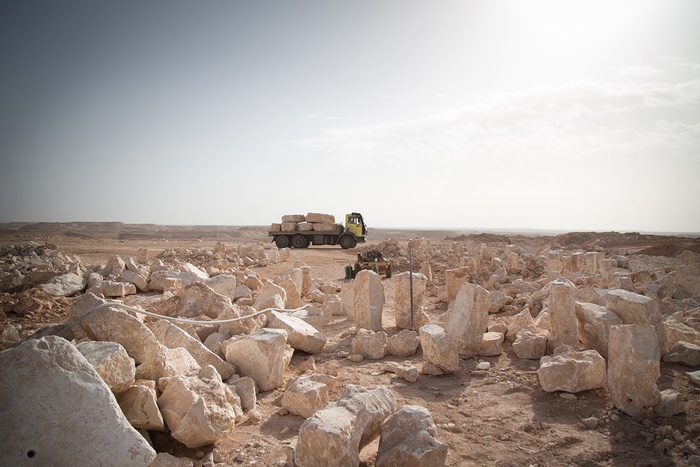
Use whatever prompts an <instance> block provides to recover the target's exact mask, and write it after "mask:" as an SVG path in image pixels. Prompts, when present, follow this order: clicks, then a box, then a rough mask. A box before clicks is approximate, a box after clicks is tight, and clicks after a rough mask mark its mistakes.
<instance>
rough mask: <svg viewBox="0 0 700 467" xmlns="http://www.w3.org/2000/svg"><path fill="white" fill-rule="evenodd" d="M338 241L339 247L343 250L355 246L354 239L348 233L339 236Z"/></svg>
mask: <svg viewBox="0 0 700 467" xmlns="http://www.w3.org/2000/svg"><path fill="white" fill-rule="evenodd" d="M338 243H340V247H341V248H342V249H343V250H347V249H349V248H355V239H354V238H352V237H351V236H350V235H343V236H342V237H340V241H339V242H338Z"/></svg>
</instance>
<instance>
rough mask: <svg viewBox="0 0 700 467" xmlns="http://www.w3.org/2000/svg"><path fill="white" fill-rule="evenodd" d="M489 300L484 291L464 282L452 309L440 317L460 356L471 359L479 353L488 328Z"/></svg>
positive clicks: (487, 293) (488, 295)
mask: <svg viewBox="0 0 700 467" xmlns="http://www.w3.org/2000/svg"><path fill="white" fill-rule="evenodd" d="M490 300H491V299H490V294H489V292H488V291H487V290H486V289H484V288H483V287H480V286H478V285H475V284H470V283H468V282H465V283H464V284H462V287H461V288H460V289H459V291H458V292H457V295H456V296H455V299H454V302H453V305H452V309H451V310H449V311H448V312H447V313H445V314H444V315H443V316H441V317H440V322H441V323H442V322H444V323H445V326H444V327H445V330H446V331H447V332H449V333H450V335H451V336H452V337H453V338H454V339H455V340H456V343H457V349H458V352H459V353H460V354H461V355H465V356H467V357H472V356H474V355H476V354H477V353H478V352H479V349H480V348H481V341H482V340H483V337H484V333H485V332H486V330H487V328H488V319H489V307H490V306H491V301H490Z"/></svg>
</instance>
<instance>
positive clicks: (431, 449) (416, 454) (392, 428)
mask: <svg viewBox="0 0 700 467" xmlns="http://www.w3.org/2000/svg"><path fill="white" fill-rule="evenodd" d="M436 437H437V427H436V425H435V422H434V421H433V417H431V416H430V412H428V409H426V408H424V407H421V406H418V405H404V406H403V407H401V408H400V409H399V410H397V411H396V412H395V413H394V414H392V415H391V416H390V417H389V418H388V419H387V421H386V422H385V423H384V424H383V425H382V428H381V431H380V437H379V449H378V451H377V461H376V464H375V465H376V466H377V467H389V466H403V467H439V466H443V465H445V461H446V460H447V450H448V446H447V444H444V443H441V442H439V441H438V440H437V438H436Z"/></svg>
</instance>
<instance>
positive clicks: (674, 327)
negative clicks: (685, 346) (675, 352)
mask: <svg viewBox="0 0 700 467" xmlns="http://www.w3.org/2000/svg"><path fill="white" fill-rule="evenodd" d="M663 327H664V333H665V334H666V338H667V342H668V346H669V348H671V347H673V346H675V345H676V344H677V343H678V342H681V341H682V342H688V343H690V344H695V345H700V332H698V331H697V330H696V329H693V328H691V327H690V326H688V325H686V324H684V323H681V322H679V321H678V320H676V319H674V318H673V317H668V318H666V319H665V320H664V322H663Z"/></svg>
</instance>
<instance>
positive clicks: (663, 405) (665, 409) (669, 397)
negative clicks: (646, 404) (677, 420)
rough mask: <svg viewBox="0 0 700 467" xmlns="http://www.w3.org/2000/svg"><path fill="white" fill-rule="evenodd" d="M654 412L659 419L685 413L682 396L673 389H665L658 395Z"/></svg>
mask: <svg viewBox="0 0 700 467" xmlns="http://www.w3.org/2000/svg"><path fill="white" fill-rule="evenodd" d="M654 412H656V415H658V416H660V417H673V416H674V415H678V414H681V413H684V412H685V401H684V400H683V395H682V394H681V393H680V392H678V391H676V390H675V389H666V390H663V391H661V392H660V393H659V403H658V404H656V407H654Z"/></svg>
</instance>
